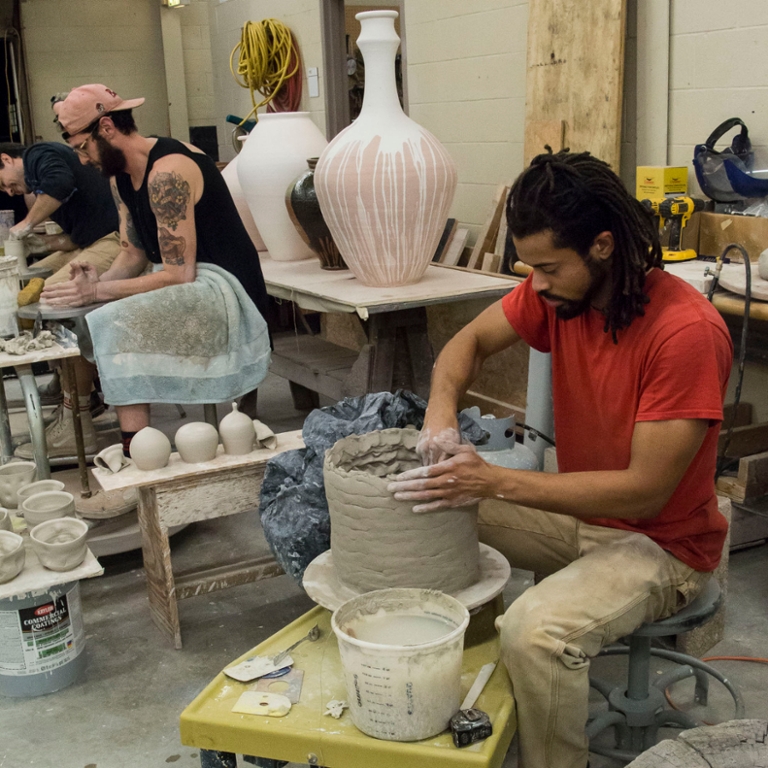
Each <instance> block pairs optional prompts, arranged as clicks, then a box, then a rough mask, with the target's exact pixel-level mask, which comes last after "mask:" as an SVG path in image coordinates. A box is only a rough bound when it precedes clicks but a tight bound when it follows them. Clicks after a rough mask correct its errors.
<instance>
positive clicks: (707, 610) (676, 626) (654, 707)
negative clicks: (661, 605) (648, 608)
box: [587, 578, 744, 761]
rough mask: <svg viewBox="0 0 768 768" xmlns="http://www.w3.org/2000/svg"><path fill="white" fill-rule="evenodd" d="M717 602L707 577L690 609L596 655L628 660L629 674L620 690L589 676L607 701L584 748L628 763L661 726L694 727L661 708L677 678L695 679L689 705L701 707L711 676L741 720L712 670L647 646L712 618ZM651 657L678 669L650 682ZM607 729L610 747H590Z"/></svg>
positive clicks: (740, 709)
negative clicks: (626, 643) (610, 735)
mask: <svg viewBox="0 0 768 768" xmlns="http://www.w3.org/2000/svg"><path fill="white" fill-rule="evenodd" d="M721 602H722V594H721V593H720V585H719V584H718V583H717V580H716V579H714V578H710V580H709V582H708V583H707V585H706V586H705V587H704V589H702V591H701V593H700V594H699V595H698V597H696V599H695V600H693V601H692V602H691V604H690V605H688V606H686V607H685V608H683V609H682V610H681V611H678V612H677V613H676V614H675V615H674V616H670V617H669V618H667V619H662V620H661V621H655V622H653V623H651V624H643V625H642V626H640V627H638V629H636V630H635V631H634V633H633V634H632V635H630V636H629V646H628V647H627V646H624V645H611V646H608V647H607V648H603V650H602V651H601V652H600V653H599V654H598V655H599V656H617V655H622V654H626V655H628V656H629V676H628V680H627V685H626V687H624V686H616V687H613V686H611V685H610V684H609V683H607V682H605V681H604V680H599V679H595V678H590V680H589V684H590V686H591V687H592V688H594V689H595V690H597V691H599V692H600V693H601V694H602V695H603V696H604V697H605V698H606V700H607V701H608V705H609V709H608V711H607V712H604V713H602V714H600V715H598V716H597V717H595V718H593V719H592V720H591V721H590V722H589V724H588V725H587V738H588V739H589V741H590V746H589V749H590V751H591V752H595V753H597V754H599V755H605V756H607V757H612V758H614V759H616V760H624V761H630V760H634V759H635V758H636V757H637V756H638V755H639V754H640V753H641V752H644V751H645V750H647V749H650V748H651V747H653V746H654V745H655V744H656V741H657V739H658V731H659V728H661V727H662V726H673V727H678V728H683V729H685V728H696V727H698V725H699V723H697V722H696V721H695V720H694V719H693V718H692V717H690V716H689V715H687V714H685V713H684V712H678V711H677V710H674V709H668V708H666V706H665V704H666V701H665V698H664V691H665V689H666V688H667V687H668V686H670V685H672V683H676V682H678V681H679V680H685V679H686V678H688V677H695V678H696V689H695V694H694V696H695V701H696V703H697V704H702V705H706V703H707V696H708V692H709V678H708V677H707V675H711V676H712V677H714V678H715V679H716V680H719V681H720V682H721V683H722V684H723V685H724V686H725V687H726V688H727V689H728V692H729V693H730V694H731V696H732V697H733V700H734V702H735V704H736V715H735V717H736V718H737V719H738V718H742V717H744V702H743V701H742V699H741V694H740V693H739V692H738V691H737V690H736V688H734V686H733V685H732V684H731V683H730V681H729V680H727V679H726V678H725V677H723V675H721V674H720V673H719V672H718V671H717V670H716V669H714V668H713V667H710V666H709V664H705V663H704V662H703V661H700V660H699V659H696V658H694V657H693V656H689V655H688V654H685V653H677V652H675V651H667V650H665V649H663V648H651V639H652V638H654V637H669V636H671V635H677V634H680V633H681V632H688V631H690V630H692V629H695V628H696V627H700V626H701V625H702V624H705V623H706V622H707V621H709V619H711V618H712V616H714V614H715V612H716V611H717V609H718V608H719V607H720V603H721ZM651 656H658V657H660V658H662V659H669V660H670V661H674V662H676V663H677V664H680V665H681V666H679V667H677V668H676V669H673V670H670V671H669V672H666V673H665V674H663V675H661V676H660V677H659V678H658V679H657V680H656V681H655V682H654V683H653V684H652V685H651V684H650V665H651ZM607 728H613V729H614V731H615V734H616V744H615V746H614V747H605V746H603V745H600V744H595V743H594V740H595V738H596V737H597V736H598V735H599V734H601V733H602V732H603V731H604V730H606V729H607Z"/></svg>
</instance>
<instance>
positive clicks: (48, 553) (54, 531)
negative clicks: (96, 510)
mask: <svg viewBox="0 0 768 768" xmlns="http://www.w3.org/2000/svg"><path fill="white" fill-rule="evenodd" d="M87 533H88V525H87V523H85V522H83V521H82V520H78V519H77V518H74V517H64V518H62V519H61V520H47V521H46V522H44V523H40V525H36V526H35V527H34V528H33V529H32V530H31V531H30V534H29V538H30V541H31V542H32V549H34V550H35V554H36V555H37V557H38V559H39V560H40V562H41V563H42V564H43V565H44V566H45V567H46V568H48V569H50V570H51V571H71V570H72V569H73V568H77V566H78V565H80V563H82V562H83V560H85V557H86V555H87V554H88V543H87V542H86V535H87Z"/></svg>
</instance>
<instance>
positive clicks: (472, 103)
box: [405, 0, 528, 231]
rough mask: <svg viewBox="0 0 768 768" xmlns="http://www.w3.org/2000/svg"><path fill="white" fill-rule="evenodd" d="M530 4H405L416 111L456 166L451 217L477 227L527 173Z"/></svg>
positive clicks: (500, 0) (484, 0)
mask: <svg viewBox="0 0 768 768" xmlns="http://www.w3.org/2000/svg"><path fill="white" fill-rule="evenodd" d="M527 23H528V3H527V2H520V1H519V0H517V1H515V0H476V2H473V3H466V2H464V1H463V0H420V2H415V3H408V2H406V9H405V26H406V41H407V49H408V51H407V56H408V101H409V105H410V116H411V117H412V118H413V119H414V120H416V121H417V122H418V123H420V124H421V125H423V126H424V127H425V128H427V129H428V130H430V131H431V132H432V133H434V134H435V136H437V138H438V139H440V141H441V142H442V143H443V144H444V145H445V147H446V148H447V150H448V151H449V152H450V154H451V156H452V157H453V159H454V160H455V162H456V165H457V166H458V172H459V185H458V188H457V190H456V197H455V198H454V203H453V209H452V211H451V215H452V216H454V217H456V218H457V219H459V221H460V222H462V224H465V225H466V224H469V225H471V226H472V228H473V229H475V231H476V230H477V229H478V228H479V227H480V226H481V225H482V224H483V223H484V222H485V220H486V217H487V215H488V212H489V209H490V206H491V202H492V199H493V194H494V191H495V189H496V187H497V185H498V184H501V183H504V182H508V181H511V180H512V179H513V178H514V177H515V176H517V174H518V173H519V172H520V171H521V170H522V164H523V132H524V123H525V58H526V40H527Z"/></svg>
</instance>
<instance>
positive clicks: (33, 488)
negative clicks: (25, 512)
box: [16, 480, 65, 508]
mask: <svg viewBox="0 0 768 768" xmlns="http://www.w3.org/2000/svg"><path fill="white" fill-rule="evenodd" d="M64 487H65V486H64V483H62V482H61V480H36V481H35V482H34V483H27V484H26V485H22V486H21V488H19V490H18V491H16V500H17V501H18V506H19V508H21V505H22V503H23V502H24V501H25V500H26V499H28V498H29V497H30V496H34V495H35V494H36V493H45V492H46V491H63V490H64Z"/></svg>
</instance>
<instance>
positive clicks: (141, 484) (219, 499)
mask: <svg viewBox="0 0 768 768" xmlns="http://www.w3.org/2000/svg"><path fill="white" fill-rule="evenodd" d="M277 441H278V443H277V448H276V450H273V451H271V450H267V449H260V450H256V451H252V452H251V453H248V454H246V455H244V456H230V455H228V454H225V453H224V452H223V450H224V449H223V447H222V446H219V452H218V454H217V456H216V458H214V459H213V460H211V461H206V462H203V463H200V464H187V463H185V462H183V461H182V460H181V457H180V456H179V454H178V453H172V454H171V458H170V460H169V462H168V466H166V467H163V468H162V469H157V470H153V471H148V472H145V471H142V470H140V469H137V468H136V466H135V465H133V464H131V465H129V466H128V467H126V468H125V469H122V470H120V472H118V473H117V474H112V473H111V472H109V471H108V470H104V469H100V468H98V467H97V468H96V469H94V470H93V474H94V476H95V477H96V479H97V480H98V481H99V484H100V485H101V487H102V488H103V489H104V490H105V491H117V490H125V489H127V488H136V489H137V490H138V495H139V510H138V513H139V514H138V517H139V528H140V530H141V550H142V555H143V558H144V570H145V572H146V574H147V591H148V593H149V609H150V612H151V614H152V619H153V621H154V622H155V624H156V625H157V626H158V628H159V629H160V631H161V632H162V633H163V634H164V635H165V636H166V637H167V638H168V639H169V640H170V641H171V642H172V643H173V644H174V647H175V648H177V649H180V648H181V626H180V624H179V610H178V606H177V604H176V601H177V600H181V599H183V598H186V597H194V596H195V595H200V594H208V593H209V592H213V591H214V590H217V589H225V588H226V587H234V586H238V585H240V584H247V583H249V582H252V581H259V580H261V579H267V578H271V577H272V576H279V575H280V574H281V573H282V572H283V571H282V569H281V568H280V566H279V565H278V564H277V562H276V561H275V559H274V558H273V557H272V556H271V555H270V556H266V557H260V558H251V559H248V560H243V561H240V562H236V563H232V564H228V565H224V566H218V567H213V568H206V569H196V570H194V571H188V572H186V573H180V574H178V575H177V576H176V577H175V576H174V573H173V568H172V565H171V548H170V543H169V541H168V528H169V527H171V526H175V525H187V524H188V523H194V522H198V521H200V520H214V519H216V518H219V517H226V516H228V515H236V514H240V513H242V512H247V511H249V510H253V509H255V508H256V507H258V505H259V495H260V493H261V481H262V479H263V478H264V470H265V467H266V464H267V462H268V461H269V460H270V459H271V458H273V457H274V456H276V455H277V454H278V453H282V452H283V451H289V450H292V449H294V448H303V447H304V441H303V440H302V439H301V432H300V431H298V430H297V431H295V432H283V433H281V434H279V435H277Z"/></svg>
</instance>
